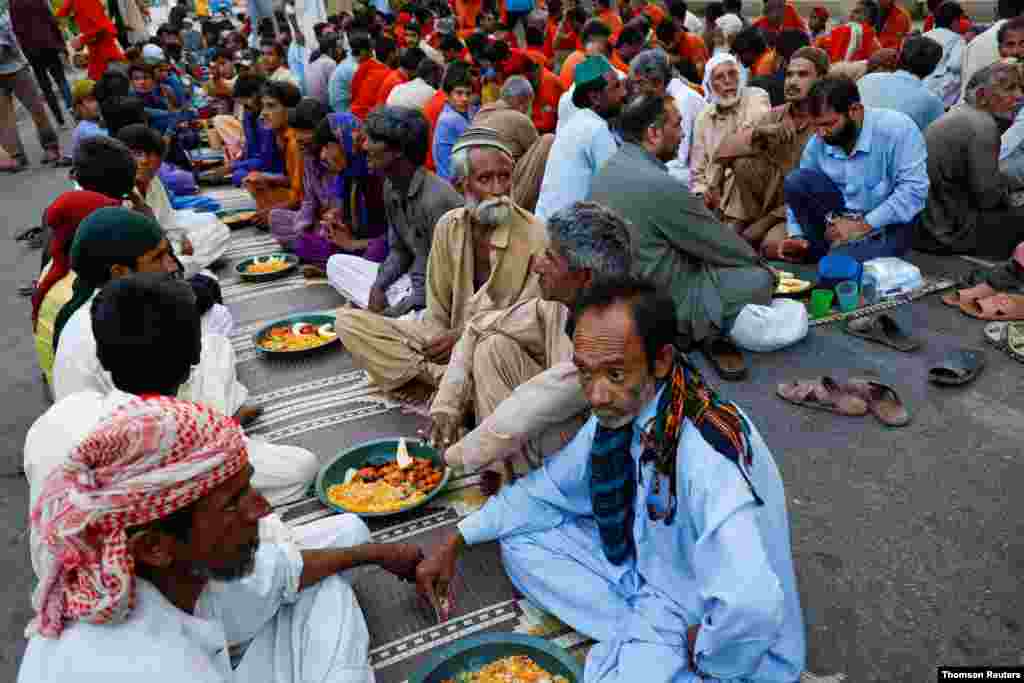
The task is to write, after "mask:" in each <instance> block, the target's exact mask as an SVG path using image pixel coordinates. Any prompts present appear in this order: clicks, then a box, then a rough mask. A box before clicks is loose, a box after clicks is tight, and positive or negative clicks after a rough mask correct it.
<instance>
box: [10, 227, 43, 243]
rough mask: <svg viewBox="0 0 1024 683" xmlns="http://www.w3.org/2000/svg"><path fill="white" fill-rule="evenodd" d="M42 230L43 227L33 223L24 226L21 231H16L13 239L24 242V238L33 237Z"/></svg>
mask: <svg viewBox="0 0 1024 683" xmlns="http://www.w3.org/2000/svg"><path fill="white" fill-rule="evenodd" d="M42 232H43V227H42V226H41V225H33V226H32V227H31V228H25V229H24V230H22V231H20V232H18V233H17V234H15V235H14V241H15V242H24V241H25V240H29V239H32V238H33V237H35V236H36V235H39V234H41V233H42Z"/></svg>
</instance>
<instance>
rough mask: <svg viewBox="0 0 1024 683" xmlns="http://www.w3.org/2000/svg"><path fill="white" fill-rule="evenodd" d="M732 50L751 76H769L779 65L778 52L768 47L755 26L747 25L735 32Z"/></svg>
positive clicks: (762, 35) (759, 30)
mask: <svg viewBox="0 0 1024 683" xmlns="http://www.w3.org/2000/svg"><path fill="white" fill-rule="evenodd" d="M732 51H733V54H735V55H736V57H737V58H739V60H740V63H741V64H743V66H745V67H746V68H747V69H748V70H749V71H750V75H751V76H752V77H753V76H771V75H773V74H775V73H776V72H777V71H778V70H779V68H780V67H781V64H779V62H780V61H781V60H780V59H779V56H778V54H777V53H776V52H775V50H773V49H772V48H770V47H768V43H767V41H766V40H765V36H764V34H763V33H761V29H759V28H757V27H756V26H748V27H747V28H745V29H743V30H742V31H740V32H739V33H737V34H736V37H735V38H733V41H732Z"/></svg>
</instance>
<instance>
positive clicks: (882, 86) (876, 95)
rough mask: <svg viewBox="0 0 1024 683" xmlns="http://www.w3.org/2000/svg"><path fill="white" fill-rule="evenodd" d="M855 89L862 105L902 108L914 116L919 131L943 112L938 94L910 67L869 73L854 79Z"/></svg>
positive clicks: (944, 110) (908, 114)
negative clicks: (903, 69) (904, 69)
mask: <svg viewBox="0 0 1024 683" xmlns="http://www.w3.org/2000/svg"><path fill="white" fill-rule="evenodd" d="M857 90H859V91H860V101H861V104H863V105H864V106H865V107H869V108H871V109H892V110H894V111H901V112H903V113H904V114H906V115H907V116H909V117H910V118H911V119H913V120H914V123H916V124H917V127H918V129H919V130H920V131H921V132H922V133H923V132H924V129H925V128H927V127H928V126H930V125H931V123H932V121H934V120H935V119H937V118H939V117H940V116H942V115H943V114H945V113H946V108H945V107H944V106H943V104H942V100H941V99H940V98H939V96H938V95H936V94H935V93H933V92H932V91H931V90H929V89H928V86H927V85H925V82H924V81H922V80H921V79H920V78H918V77H917V76H915V75H914V74H912V73H910V72H909V71H897V72H895V73H891V74H890V73H874V74H868V75H867V76H865V77H864V78H862V79H860V80H859V81H857Z"/></svg>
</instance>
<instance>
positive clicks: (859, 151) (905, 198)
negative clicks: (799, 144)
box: [786, 109, 928, 237]
mask: <svg viewBox="0 0 1024 683" xmlns="http://www.w3.org/2000/svg"><path fill="white" fill-rule="evenodd" d="M927 159H928V150H927V148H926V147H925V144H924V136H923V135H921V131H920V130H919V129H918V127H917V124H915V123H914V122H913V121H912V120H911V119H910V117H909V116H907V115H906V114H903V113H901V112H898V111H891V110H888V109H865V110H864V124H863V126H862V127H861V131H860V135H859V136H858V138H857V144H856V146H855V147H854V148H853V154H851V155H850V156H847V155H846V152H845V151H844V150H843V149H842V148H840V147H833V146H832V145H828V144H825V142H824V141H822V139H821V137H820V136H818V135H815V136H813V137H812V138H811V139H810V140H808V141H807V146H806V147H804V154H803V157H801V159H800V168H807V169H812V170H815V171H820V172H822V173H824V174H825V175H827V176H828V177H829V178H830V179H831V180H832V182H834V183H835V184H836V187H838V188H839V190H840V191H841V192H842V193H843V200H844V201H845V203H846V208H847V209H848V210H849V211H858V212H861V213H863V214H865V215H864V220H865V221H866V222H867V223H868V224H869V225H871V227H872V228H873V229H874V230H879V229H881V228H884V227H887V226H889V225H896V224H900V223H910V222H911V221H912V220H914V218H915V217H916V216H917V214H919V213H921V211H922V210H923V209H924V205H925V203H926V202H927V201H928V168H927V164H926V162H927ZM786 229H787V230H788V231H789V234H790V236H791V237H798V236H800V235H803V232H804V231H803V228H801V227H800V225H799V224H798V223H797V222H796V219H795V218H794V217H793V211H792V210H791V209H789V208H788V207H787V208H786Z"/></svg>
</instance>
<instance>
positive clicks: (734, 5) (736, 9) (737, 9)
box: [722, 0, 743, 17]
mask: <svg viewBox="0 0 1024 683" xmlns="http://www.w3.org/2000/svg"><path fill="white" fill-rule="evenodd" d="M722 9H724V10H725V13H726V14H735V15H736V16H737V17H742V16H743V0H722Z"/></svg>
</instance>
